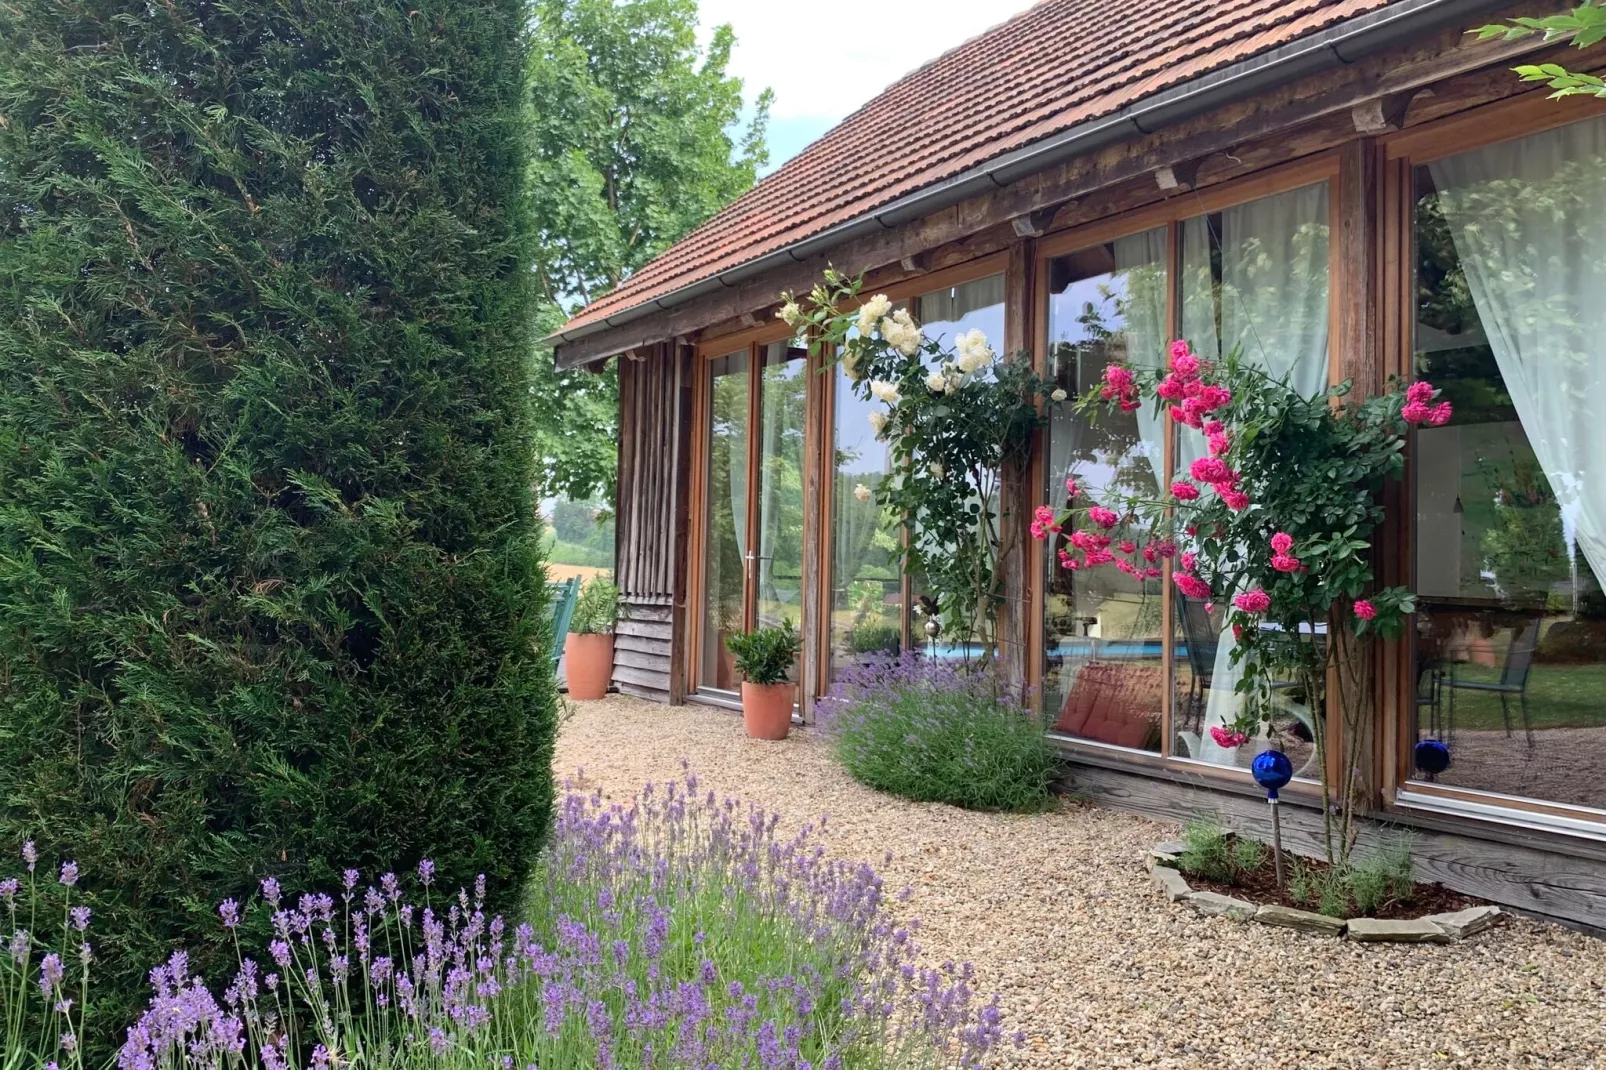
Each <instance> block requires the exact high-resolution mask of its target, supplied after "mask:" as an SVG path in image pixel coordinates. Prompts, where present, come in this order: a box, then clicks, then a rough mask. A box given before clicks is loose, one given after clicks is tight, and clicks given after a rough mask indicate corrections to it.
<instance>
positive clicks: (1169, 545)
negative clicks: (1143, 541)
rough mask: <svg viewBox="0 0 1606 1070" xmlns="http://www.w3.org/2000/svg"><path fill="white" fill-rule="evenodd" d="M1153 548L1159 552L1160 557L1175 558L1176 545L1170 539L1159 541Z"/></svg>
mask: <svg viewBox="0 0 1606 1070" xmlns="http://www.w3.org/2000/svg"><path fill="white" fill-rule="evenodd" d="M1154 548H1155V549H1156V550H1157V551H1159V553H1160V556H1161V557H1175V556H1177V544H1176V543H1174V542H1172V541H1171V540H1170V539H1161V540H1160V542H1159V543H1157V544H1156V545H1155V547H1154Z"/></svg>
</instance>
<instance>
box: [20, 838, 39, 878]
mask: <svg viewBox="0 0 1606 1070" xmlns="http://www.w3.org/2000/svg"><path fill="white" fill-rule="evenodd" d="M22 860H23V861H24V862H26V863H28V872H29V873H32V872H33V869H34V867H35V866H37V865H38V864H39V849H38V848H36V847H35V846H34V845H33V841H32V840H25V841H23V844H22Z"/></svg>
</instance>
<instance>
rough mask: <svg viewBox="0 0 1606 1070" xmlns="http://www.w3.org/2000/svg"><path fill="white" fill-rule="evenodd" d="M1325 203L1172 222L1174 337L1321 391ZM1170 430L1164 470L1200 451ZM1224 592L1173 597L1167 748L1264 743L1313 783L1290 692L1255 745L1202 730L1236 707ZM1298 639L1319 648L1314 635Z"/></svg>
mask: <svg viewBox="0 0 1606 1070" xmlns="http://www.w3.org/2000/svg"><path fill="white" fill-rule="evenodd" d="M1327 198H1328V191H1327V183H1325V182H1321V183H1317V184H1316V185H1312V186H1304V187H1301V188H1299V189H1294V190H1289V191H1287V192H1285V193H1278V194H1274V195H1272V196H1270V197H1262V198H1260V199H1259V200H1254V201H1250V202H1248V203H1247V204H1239V205H1234V206H1232V207H1231V208H1227V209H1225V210H1224V211H1221V212H1216V213H1212V214H1210V215H1202V216H1195V217H1193V218H1192V219H1187V220H1184V221H1183V223H1182V256H1181V273H1182V279H1181V288H1180V290H1181V317H1182V334H1183V337H1184V338H1187V339H1188V341H1189V343H1190V344H1191V345H1192V346H1193V349H1194V351H1195V352H1197V353H1198V354H1199V355H1200V356H1201V357H1204V358H1205V359H1207V360H1220V359H1221V358H1223V357H1225V356H1226V355H1227V354H1229V353H1231V352H1232V351H1233V350H1234V349H1235V348H1236V349H1237V350H1238V351H1239V353H1240V355H1241V357H1242V359H1243V360H1244V361H1245V362H1246V363H1249V364H1251V365H1255V366H1258V367H1260V368H1262V369H1264V370H1265V371H1266V372H1267V373H1268V374H1269V375H1271V376H1273V377H1274V378H1277V379H1281V380H1284V381H1286V382H1287V383H1288V385H1289V386H1290V387H1292V388H1293V389H1294V390H1296V391H1298V392H1299V393H1301V394H1303V395H1305V396H1307V397H1308V396H1311V395H1313V394H1317V393H1320V392H1321V391H1323V390H1325V389H1327V385H1328V374H1329V373H1328V344H1327V343H1328V319H1329V315H1328V313H1329V294H1328V270H1329V260H1328V256H1329V231H1330V224H1329V214H1328V199H1327ZM1178 431H1179V433H1178V436H1177V460H1176V465H1177V471H1179V472H1182V471H1186V470H1187V468H1188V466H1189V465H1191V464H1192V463H1193V462H1194V460H1196V459H1197V458H1199V457H1201V456H1204V454H1205V453H1206V449H1205V443H1204V438H1203V436H1202V435H1200V433H1199V432H1197V431H1195V430H1193V429H1192V428H1188V427H1182V428H1179V429H1178ZM1218 593H1219V592H1218ZM1230 593H1231V592H1227V593H1225V594H1221V597H1220V598H1219V599H1218V600H1219V601H1220V603H1221V604H1220V605H1219V606H1214V607H1207V606H1205V605H1204V604H1201V603H1196V602H1192V601H1190V600H1188V599H1185V598H1183V597H1182V596H1181V595H1180V593H1179V594H1178V595H1177V596H1176V597H1177V601H1176V603H1175V607H1174V608H1175V612H1174V614H1173V619H1174V620H1175V622H1176V632H1177V655H1178V657H1177V674H1176V694H1175V697H1174V699H1173V703H1174V705H1173V710H1174V716H1173V721H1174V725H1175V728H1176V738H1175V740H1174V741H1173V744H1172V753H1173V754H1174V755H1175V756H1177V757H1179V758H1192V759H1196V760H1200V761H1206V762H1210V763H1212V764H1216V765H1231V766H1238V767H1242V768H1247V767H1248V766H1249V763H1250V762H1251V761H1253V760H1254V756H1255V755H1256V754H1257V753H1259V752H1260V751H1261V750H1263V749H1265V747H1266V746H1267V745H1268V744H1270V745H1273V746H1276V747H1279V748H1281V749H1282V750H1284V751H1285V752H1287V754H1288V756H1289V758H1290V759H1292V760H1293V763H1294V769H1295V772H1296V775H1298V776H1303V777H1311V778H1315V777H1319V776H1320V773H1321V771H1320V768H1319V767H1318V766H1317V764H1316V762H1317V757H1318V756H1317V754H1316V749H1315V746H1314V740H1315V738H1316V732H1315V721H1314V719H1315V718H1316V717H1318V716H1321V711H1320V710H1313V709H1312V708H1311V704H1310V703H1309V702H1308V701H1307V699H1306V696H1305V695H1304V694H1303V692H1302V691H1301V690H1300V689H1299V688H1297V687H1293V686H1274V688H1273V695H1272V705H1273V714H1272V717H1271V722H1270V726H1269V729H1267V728H1263V729H1262V731H1263V732H1264V733H1265V738H1258V739H1251V740H1250V741H1249V742H1247V743H1245V744H1244V745H1242V746H1240V747H1236V748H1231V749H1228V748H1225V747H1221V746H1218V745H1217V744H1216V742H1215V740H1214V739H1213V738H1212V737H1211V735H1210V729H1211V728H1214V727H1219V726H1225V725H1228V724H1231V723H1233V722H1234V721H1236V720H1237V718H1238V716H1239V713H1240V711H1241V709H1242V705H1243V696H1241V695H1239V694H1237V690H1236V689H1237V686H1238V680H1239V679H1240V675H1241V674H1240V671H1239V670H1238V668H1237V667H1236V666H1234V665H1233V664H1232V651H1233V645H1234V644H1233V641H1232V635H1231V634H1230V633H1224V632H1223V631H1222V622H1223V618H1224V616H1225V612H1224V610H1225V607H1226V605H1227V604H1228V602H1229V601H1230V598H1229V595H1230ZM1289 641H1290V642H1292V641H1295V640H1294V639H1293V638H1292V637H1290V639H1289ZM1298 641H1301V642H1315V643H1322V642H1325V641H1326V637H1325V636H1324V635H1320V634H1318V635H1312V636H1305V637H1302V638H1301V639H1300V640H1298Z"/></svg>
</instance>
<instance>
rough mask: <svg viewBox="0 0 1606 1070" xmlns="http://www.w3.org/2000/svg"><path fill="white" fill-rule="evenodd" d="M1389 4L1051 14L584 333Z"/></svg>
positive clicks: (732, 211) (1064, 1)
mask: <svg viewBox="0 0 1606 1070" xmlns="http://www.w3.org/2000/svg"><path fill="white" fill-rule="evenodd" d="M1388 3H1389V0H1199V2H1195V3H1190V4H1148V3H1140V2H1139V0H1041V2H1040V3H1038V4H1036V5H1035V6H1033V7H1032V8H1030V9H1028V10H1027V11H1024V12H1022V13H1021V14H1019V15H1017V16H1016V17H1015V18H1013V19H1011V20H1009V21H1008V22H1005V23H1003V24H1001V25H999V26H996V27H994V28H993V29H991V30H989V31H987V32H986V33H983V34H982V35H980V36H979V37H975V38H972V39H971V40H969V41H967V42H965V43H964V44H962V45H960V46H959V47H957V48H955V49H953V50H951V51H949V52H946V53H944V54H943V55H942V56H940V57H939V58H937V59H935V60H933V61H931V62H930V63H927V64H926V65H924V66H923V67H920V68H919V69H917V70H915V71H913V72H911V73H910V74H908V75H905V76H904V77H903V78H901V79H899V80H898V81H897V82H895V83H893V84H892V85H891V86H889V87H888V88H887V89H886V90H885V91H884V92H882V93H881V94H880V95H879V96H877V97H875V98H874V99H873V100H871V101H870V102H869V103H867V104H865V105H864V106H863V107H862V108H860V109H859V110H858V111H856V112H854V113H853V114H852V115H850V116H848V117H847V118H846V119H844V120H843V121H842V122H841V123H840V124H838V125H837V126H836V127H834V128H833V129H832V130H830V131H829V132H827V133H826V134H825V135H824V136H823V137H821V138H820V139H819V140H818V141H816V142H814V143H813V144H812V145H810V146H809V147H808V148H807V149H805V150H803V152H801V153H799V154H798V155H797V156H795V157H793V158H792V159H791V160H789V161H788V162H787V163H786V164H784V165H783V166H782V167H780V168H779V169H778V170H776V171H775V172H774V173H773V174H770V175H769V176H767V177H766V178H764V180H763V181H761V182H759V183H758V185H756V186H754V187H753V189H751V190H749V191H748V192H747V193H745V194H744V195H742V196H741V197H740V198H738V199H737V200H736V201H734V202H733V203H731V204H730V205H728V206H727V207H726V208H725V209H724V210H723V211H721V212H719V213H718V214H716V215H715V216H714V217H713V218H711V219H709V220H708V221H707V222H706V223H704V224H702V225H701V226H699V227H698V228H696V229H695V230H693V231H692V232H691V233H690V234H688V235H686V237H684V238H682V239H681V240H680V241H679V242H677V243H675V244H674V245H673V246H671V247H670V248H669V249H667V250H665V251H664V252H663V253H662V254H660V255H659V256H658V257H657V258H655V259H654V260H652V261H651V262H650V263H648V264H647V265H645V266H644V267H643V268H642V269H641V270H640V271H638V272H636V273H635V274H634V275H632V276H631V277H630V278H629V279H627V280H626V281H625V282H624V283H623V284H622V285H620V286H619V287H618V288H617V289H615V290H613V291H611V292H609V293H607V294H604V295H603V296H601V297H599V298H598V299H597V300H595V301H593V302H592V303H591V304H590V305H588V306H587V307H586V308H584V309H583V310H581V311H580V312H579V313H578V314H577V315H576V316H575V317H574V318H573V319H572V320H571V321H570V322H569V323H568V325H567V326H566V327H565V328H564V330H565V331H570V330H574V329H575V328H578V327H583V326H586V325H588V324H592V323H595V322H596V321H598V320H600V319H601V318H603V317H605V316H609V315H613V314H616V313H619V312H622V311H624V310H626V309H629V308H633V307H635V306H637V305H640V304H642V303H643V302H646V301H650V300H652V299H653V298H655V297H662V296H663V295H665V294H667V293H670V292H672V291H674V290H677V289H679V288H680V287H682V286H687V285H690V284H692V283H695V282H699V281H701V280H703V279H707V278H710V277H712V276H713V275H716V274H718V273H720V272H722V271H728V270H730V269H731V268H734V267H737V266H739V265H741V264H744V263H746V262H748V261H750V260H753V259H756V258H758V257H760V256H763V255H764V254H766V253H769V252H772V251H774V250H776V249H781V248H784V247H786V246H788V245H791V244H792V243H794V242H797V241H801V240H803V239H804V238H808V237H810V236H812V235H814V234H818V233H820V232H821V231H824V230H827V229H829V228H830V227H832V226H835V225H837V224H840V223H845V222H847V221H849V220H852V219H856V218H858V217H859V216H862V215H864V214H865V213H866V212H869V211H871V210H872V209H875V208H878V207H881V206H882V205H885V204H887V203H888V202H890V201H893V200H896V199H897V198H899V197H901V196H904V195H906V194H909V193H912V192H914V191H916V190H919V189H922V188H924V187H926V186H930V185H932V184H934V183H937V182H940V181H942V180H943V179H946V178H950V177H952V176H954V175H957V174H960V173H962V172H964V171H965V170H967V169H969V168H972V167H975V166H977V165H978V164H981V163H985V162H986V161H988V160H991V159H993V158H995V157H998V156H1001V155H1003V154H1004V153H1007V152H1010V151H1012V150H1014V149H1018V148H1021V147H1022V146H1025V145H1028V144H1030V143H1032V142H1034V141H1037V140H1040V139H1041V138H1044V137H1047V136H1049V135H1051V134H1054V133H1057V132H1059V131H1061V130H1065V129H1067V128H1069V127H1071V126H1075V125H1077V124H1078V123H1082V122H1086V121H1088V120H1090V119H1097V118H1100V117H1102V116H1105V115H1109V114H1111V113H1113V112H1116V111H1118V110H1120V109H1121V108H1123V107H1125V106H1127V105H1130V104H1133V103H1135V102H1138V101H1140V100H1142V99H1144V98H1146V97H1149V96H1152V95H1153V94H1155V93H1158V92H1160V91H1162V90H1164V89H1167V88H1170V87H1172V86H1175V85H1177V84H1179V83H1181V82H1185V81H1187V80H1189V79H1191V78H1196V77H1198V76H1200V75H1202V74H1207V73H1209V72H1210V71H1213V70H1216V69H1219V68H1221V67H1223V66H1226V65H1228V64H1230V63H1234V62H1236V61H1238V60H1242V59H1245V58H1247V57H1249V56H1253V55H1255V54H1257V53H1260V52H1264V51H1266V50H1268V49H1271V48H1275V47H1277V46H1279V45H1283V44H1287V43H1289V42H1291V41H1295V40H1298V39H1299V38H1300V37H1303V36H1305V35H1306V34H1309V33H1312V32H1315V31H1317V30H1320V29H1322V28H1324V27H1326V26H1329V25H1331V24H1332V23H1335V22H1339V21H1341V20H1343V19H1347V18H1351V17H1353V16H1355V15H1359V14H1363V13H1365V12H1368V11H1373V10H1376V9H1377V8H1381V7H1385V6H1387V5H1388Z"/></svg>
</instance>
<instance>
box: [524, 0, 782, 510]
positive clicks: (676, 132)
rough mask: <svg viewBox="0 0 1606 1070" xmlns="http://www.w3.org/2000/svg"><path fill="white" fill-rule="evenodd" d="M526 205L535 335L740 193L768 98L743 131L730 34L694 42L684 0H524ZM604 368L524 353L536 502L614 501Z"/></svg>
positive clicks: (691, 2)
mask: <svg viewBox="0 0 1606 1070" xmlns="http://www.w3.org/2000/svg"><path fill="white" fill-rule="evenodd" d="M535 10H536V19H535V49H534V53H533V55H532V60H531V92H532V95H533V99H534V103H535V109H534V110H535V116H536V118H535V137H534V146H533V159H532V164H531V168H532V177H531V183H530V190H531V196H532V198H533V200H534V215H535V221H536V226H537V228H538V234H539V240H538V244H537V249H536V257H535V272H536V276H537V278H538V279H539V282H540V291H541V296H542V304H543V307H542V310H541V323H540V326H541V331H542V333H543V334H547V333H550V332H552V331H556V330H558V329H559V328H561V327H562V326H563V323H564V321H565V320H566V319H567V318H568V314H569V312H572V311H573V310H575V309H576V308H578V307H580V306H581V305H582V304H584V303H585V302H587V301H590V300H592V299H594V298H597V297H600V296H602V294H603V293H605V292H606V291H608V290H610V289H612V288H613V287H615V286H617V285H619V283H621V282H623V281H624V279H625V278H626V277H627V276H628V275H629V274H630V273H631V272H632V271H634V270H635V269H636V268H639V267H640V266H641V265H643V264H645V263H646V262H647V261H648V260H651V259H652V258H653V257H654V256H657V255H658V254H659V253H661V252H663V251H664V250H665V249H667V248H668V247H669V246H670V245H671V244H673V243H674V242H675V241H676V240H677V239H679V238H680V237H682V236H683V235H684V234H685V233H686V232H687V231H689V230H691V229H692V228H693V227H695V226H696V225H697V224H698V223H701V222H702V221H703V220H705V219H707V218H708V217H709V216H711V215H713V214H714V213H715V212H716V211H718V210H719V209H720V208H722V207H723V206H724V205H726V204H727V203H729V202H730V201H732V200H734V199H735V198H736V197H738V196H740V195H741V194H742V193H743V192H744V191H746V190H747V189H748V188H749V187H751V186H752V185H753V182H754V180H755V179H756V177H757V175H758V172H759V171H760V170H762V169H763V167H764V165H765V164H766V163H767V162H768V160H769V154H768V152H767V150H766V149H765V147H764V134H765V129H766V127H767V125H768V122H769V106H770V98H771V93H770V91H769V90H767V89H766V90H764V91H763V92H761V93H760V94H759V95H758V97H757V98H756V99H755V101H754V103H753V108H752V114H751V116H750V117H749V119H748V121H747V123H746V125H745V126H742V125H741V123H740V119H741V116H742V110H743V108H742V83H741V82H740V80H738V79H735V78H732V77H730V76H729V75H728V74H727V73H726V70H727V68H728V66H729V64H730V54H731V48H732V46H733V45H734V44H735V40H736V39H735V35H734V34H733V33H732V31H731V28H730V27H729V26H721V27H718V28H717V29H715V31H714V33H713V36H712V39H711V40H710V42H709V45H708V47H707V49H706V50H699V49H698V47H697V3H696V0H537V2H536V5H535ZM617 382H618V380H617V377H616V371H615V369H612V368H610V369H608V370H607V371H605V372H603V373H602V374H592V373H590V372H585V371H571V372H558V371H556V370H555V369H554V367H553V364H552V350H551V349H550V348H549V347H546V346H542V347H541V348H540V350H539V351H538V353H537V363H536V372H535V406H536V412H537V414H538V419H537V431H536V442H537V450H538V453H539V458H540V482H541V491H542V493H543V494H561V495H565V496H567V497H569V498H571V499H573V500H575V501H583V500H586V499H588V498H591V497H593V496H595V495H598V494H601V495H602V496H604V497H606V498H607V499H608V500H610V501H612V499H613V478H614V461H615V456H616V450H617V449H618V434H617V431H616V428H617V426H618V419H619V411H618V410H619V395H618V386H617Z"/></svg>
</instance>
